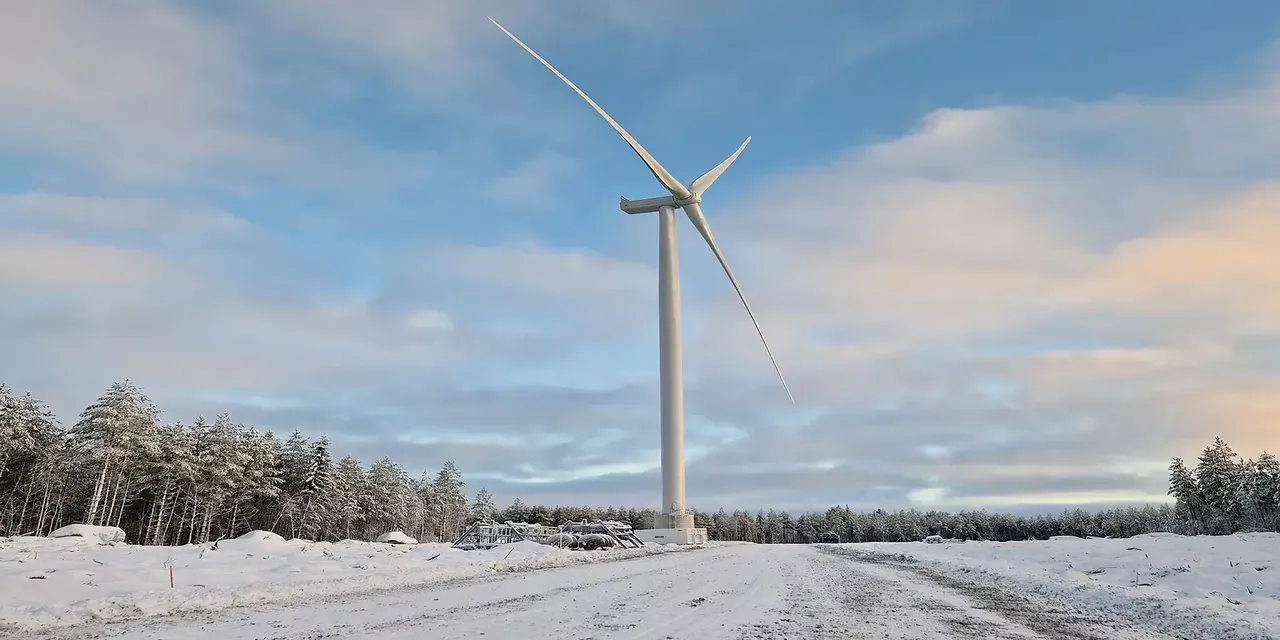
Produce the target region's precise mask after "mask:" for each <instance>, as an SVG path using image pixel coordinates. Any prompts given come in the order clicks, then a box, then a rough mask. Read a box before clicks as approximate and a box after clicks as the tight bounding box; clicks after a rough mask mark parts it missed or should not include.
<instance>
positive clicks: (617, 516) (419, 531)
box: [0, 381, 1280, 545]
mask: <svg viewBox="0 0 1280 640" xmlns="http://www.w3.org/2000/svg"><path fill="white" fill-rule="evenodd" d="M1170 474H1171V478H1170V488H1169V494H1170V495H1172V496H1174V497H1175V498H1176V503H1175V504H1173V505H1169V504H1165V505H1161V506H1158V507H1157V506H1151V505H1148V506H1145V507H1128V508H1123V509H1112V510H1108V511H1101V512H1087V511H1084V510H1082V509H1073V510H1068V511H1064V512H1062V513H1061V514H1053V515H1039V516H1034V517H1023V516H1015V515H1010V514H1000V513H988V512H986V511H981V510H977V511H962V512H959V513H954V514H953V513H947V512H942V511H935V510H930V511H919V510H906V511H886V510H882V509H877V510H875V511H870V512H857V511H854V510H851V509H850V508H848V507H847V506H845V507H832V508H830V509H828V510H827V511H825V512H822V513H806V514H800V515H798V516H794V517H793V516H792V515H791V514H790V513H788V512H786V511H776V510H767V511H765V510H761V511H757V512H755V513H751V512H748V511H744V510H737V511H733V512H727V511H726V510H724V509H721V510H719V511H716V512H707V511H700V510H696V509H695V510H693V515H694V521H695V522H696V523H697V525H698V526H701V527H706V528H707V530H708V534H709V535H710V537H711V538H712V539H715V540H738V541H750V542H758V543H808V542H815V541H816V540H817V539H818V536H819V535H820V534H823V533H828V532H830V533H835V534H837V535H839V536H840V538H841V540H842V541H845V542H902V541H912V540H921V539H923V538H924V537H925V536H929V535H941V536H943V537H946V538H960V539H967V540H1001V541H1008V540H1027V539H1034V538H1039V539H1044V538H1048V537H1050V536H1056V535H1074V536H1079V537H1086V536H1111V537H1127V536H1132V535H1136V534H1139V533H1147V532H1154V531H1170V532H1177V533H1186V534H1195V533H1230V532H1233V531H1241V530H1268V531H1274V530H1276V527H1277V525H1278V524H1280V522H1278V521H1277V515H1278V514H1280V468H1278V466H1277V462H1276V459H1275V458H1274V457H1273V456H1271V455H1270V454H1266V453H1264V454H1262V455H1261V456H1260V457H1259V458H1258V459H1257V460H1248V461H1246V460H1241V459H1239V456H1237V455H1236V454H1235V453H1234V452H1232V451H1231V449H1230V448H1229V447H1227V445H1226V444H1225V443H1224V442H1223V441H1222V440H1221V439H1217V440H1215V441H1214V444H1213V445H1211V446H1209V447H1206V448H1205V450H1204V453H1202V454H1201V456H1200V458H1199V460H1198V464H1197V465H1196V466H1195V468H1194V469H1191V470H1188V469H1187V468H1186V465H1185V464H1184V463H1183V461H1182V460H1181V459H1176V460H1174V462H1173V464H1172V465H1171V466H1170ZM464 488H465V483H464V482H463V479H462V474H461V472H460V471H459V469H458V468H457V466H456V465H454V464H453V463H452V462H446V463H445V464H444V466H443V468H441V469H440V470H439V471H437V472H434V473H432V472H426V473H423V474H422V475H421V476H420V477H417V478H414V477H412V476H411V475H410V474H409V473H408V472H407V471H405V469H404V468H402V467H400V466H399V465H398V464H396V463H395V462H394V461H392V460H391V459H389V458H385V457H384V458H382V459H380V460H378V461H377V462H375V463H373V464H372V465H370V466H369V467H365V466H363V465H362V464H361V463H360V462H359V461H358V460H356V459H355V458H353V457H351V456H346V457H343V458H341V459H338V460H334V458H333V455H332V453H331V451H330V446H329V441H328V439H326V438H324V437H321V438H319V439H318V440H312V439H309V438H308V437H306V436H304V435H303V434H301V433H300V432H298V431H294V432H293V433H291V434H290V435H289V436H287V437H286V438H284V439H283V440H282V439H280V438H278V437H276V436H275V434H273V433H272V432H270V431H260V430H258V429H255V428H253V427H248V426H245V425H243V424H240V423H237V422H234V421H233V420H232V419H231V418H230V417H229V416H226V415H219V416H216V417H215V418H214V419H213V421H207V420H205V419H203V418H199V419H197V420H196V421H195V422H193V423H191V424H189V425H187V424H181V423H171V424H164V423H162V422H161V421H160V411H159V409H158V408H157V407H156V406H155V404H153V403H152V402H151V401H150V400H149V399H148V398H147V397H146V395H145V394H144V393H143V392H142V391H141V390H140V389H139V388H138V387H137V386H136V385H134V384H133V383H131V382H129V381H124V382H117V383H115V384H113V385H111V387H109V388H108V389H107V390H106V392H105V393H104V394H103V395H102V396H101V397H100V398H98V399H97V400H96V401H95V402H94V403H93V404H91V405H89V406H88V407H86V408H85V410H84V411H82V412H81V413H80V415H79V417H78V419H77V421H76V422H75V424H73V425H72V426H70V427H68V428H63V427H62V426H61V425H60V424H59V423H58V421H57V420H56V419H55V417H54V416H53V414H52V413H51V412H50V411H49V409H48V407H47V406H46V405H45V403H43V402H41V401H40V400H39V399H37V398H35V397H33V396H32V395H31V394H30V393H26V394H23V395H17V394H15V393H14V392H13V391H12V390H10V389H9V387H8V386H6V385H4V384H3V383H0V535H7V536H14V535H46V534H48V533H49V532H50V531H53V530H54V529H57V528H58V527H61V526H64V525H66V524H73V523H84V524H93V525H109V526H117V527H120V528H121V529H124V531H125V533H126V536H127V538H128V540H130V541H131V542H135V543H142V544H154V545H177V544H189V543H201V542H208V541H211V540H216V539H219V538H223V537H234V536H236V535H239V534H242V533H244V532H246V531H250V530H253V529H262V530H267V531H274V532H276V533H278V534H280V535H282V536H285V537H286V538H305V539H309V540H333V541H336V540H342V539H347V538H355V539H363V540H370V539H373V538H375V537H377V536H378V535H380V534H383V533H386V532H388V531H404V532H405V533H407V534H409V535H411V536H413V537H415V538H418V539H419V540H424V541H426V540H443V541H450V540H453V539H454V538H456V537H457V536H458V535H459V534H460V532H461V531H462V529H463V528H464V527H465V526H466V525H468V524H470V523H471V522H474V521H476V520H481V519H484V520H498V521H506V520H511V521H515V522H531V523H541V524H546V525H551V526H557V525H559V524H562V523H564V522H568V521H571V520H584V519H608V520H619V521H622V522H626V523H628V524H630V525H631V526H633V527H635V528H646V527H648V526H650V523H651V522H652V521H653V516H654V514H655V510H653V509H635V508H618V507H608V508H593V507H565V506H551V507H548V506H543V505H526V504H524V502H523V501H521V500H519V499H516V500H515V501H514V502H513V503H512V504H511V505H509V506H507V507H506V508H502V509H500V508H498V507H497V506H496V505H495V503H494V498H493V495H492V494H490V493H489V492H488V491H487V490H486V489H484V488H481V489H480V490H479V491H477V492H476V493H475V494H474V497H473V498H472V499H471V500H468V499H467V497H466V494H465V493H464Z"/></svg>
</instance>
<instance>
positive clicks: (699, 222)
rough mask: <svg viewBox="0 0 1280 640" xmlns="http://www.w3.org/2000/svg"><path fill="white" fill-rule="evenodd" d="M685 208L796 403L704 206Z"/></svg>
mask: <svg viewBox="0 0 1280 640" xmlns="http://www.w3.org/2000/svg"><path fill="white" fill-rule="evenodd" d="M738 151H742V149H738ZM734 155H737V154H734ZM730 160H732V158H730ZM683 208H684V212H685V215H687V216H689V222H692V223H693V226H694V228H696V229H697V230H698V233H700V234H702V239H703V240H706V241H707V246H708V247H711V253H714V254H716V260H719V261H720V266H721V267H723V268H724V273H725V275H727V276H729V282H730V284H732V285H733V290H734V291H736V292H738V299H739V300H741V301H742V306H743V307H744V308H746V310H747V316H749V317H750V318H751V324H753V325H755V327H756V334H758V335H759V336H760V342H762V343H764V351H765V353H767V354H769V362H772V363H773V370H774V371H776V372H777V374H778V380H780V381H782V388H783V389H785V390H786V392H787V398H788V399H789V400H791V403H792V404H795V402H796V399H795V397H794V396H792V395H791V387H789V386H788V385H787V379H786V378H784V377H782V369H780V368H779V367H778V360H777V359H776V358H774V357H773V350H772V349H770V348H769V341H768V340H766V339H765V337H764V331H762V330H761V329H760V323H759V322H757V321H756V314H754V313H752V312H751V305H749V304H747V297H746V296H745V295H743V294H742V287H740V286H738V279H737V278H735V277H734V276H733V270H732V269H730V268H729V262H728V261H727V260H725V259H724V253H722V252H721V251H720V247H719V245H717V244H716V239H715V236H713V235H711V226H710V225H708V224H707V218H706V216H704V215H702V207H701V206H699V205H698V203H696V202H693V203H690V204H687V205H684V207H683Z"/></svg>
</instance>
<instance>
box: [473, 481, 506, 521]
mask: <svg viewBox="0 0 1280 640" xmlns="http://www.w3.org/2000/svg"><path fill="white" fill-rule="evenodd" d="M497 513H498V507H497V505H495V504H494V503H493V494H492V493H489V490H488V489H486V488H484V487H480V490H479V491H477V492H476V499H475V501H473V502H472V503H471V509H470V512H469V513H468V514H467V522H466V524H471V523H472V522H475V521H477V520H492V519H493V518H494V517H495V516H496V515H497Z"/></svg>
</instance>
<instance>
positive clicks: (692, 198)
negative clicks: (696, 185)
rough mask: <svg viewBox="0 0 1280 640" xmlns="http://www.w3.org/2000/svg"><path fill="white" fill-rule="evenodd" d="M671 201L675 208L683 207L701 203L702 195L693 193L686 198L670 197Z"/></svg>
mask: <svg viewBox="0 0 1280 640" xmlns="http://www.w3.org/2000/svg"><path fill="white" fill-rule="evenodd" d="M671 199H672V200H673V201H674V202H675V203H676V206H677V207H683V206H685V205H688V204H698V203H700V202H702V194H701V193H698V192H697V191H693V192H691V193H690V194H689V197H688V198H677V197H675V196H672V197H671Z"/></svg>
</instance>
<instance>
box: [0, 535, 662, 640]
mask: <svg viewBox="0 0 1280 640" xmlns="http://www.w3.org/2000/svg"><path fill="white" fill-rule="evenodd" d="M257 533H258V535H250V534H246V537H247V538H249V539H236V540H222V541H221V542H219V543H217V546H216V548H214V545H212V544H202V545H187V546H182V547H150V546H138V545H126V544H105V543H102V542H100V540H99V539H98V538H97V537H65V538H36V537H19V538H0V628H3V626H4V625H10V626H11V627H12V626H17V627H19V628H32V627H39V626H63V625H69V624H75V623H78V622H83V621H86V620H91V619H116V618H132V617H142V616H154V615H165V614H170V613H174V612H180V611H192V610H205V611H208V610H217V609H222V608H226V607H234V606H243V605H255V604H262V603H270V602H279V601H285V600H305V599H309V598H320V597H324V596H331V595H334V594H343V593H352V592H360V591H370V590H376V589H388V588H399V587H407V586H411V585H423V584H431V583H439V582H444V581H448V580H454V579H459V578H472V577H479V576H486V575H493V574H499V573H504V572H519V571H527V570H531V569H541V568H547V567H563V566H568V565H573V564H582V563H593V562H602V561H610V560H621V559H627V558H634V557H637V556H644V555H652V554H660V553H666V552H670V551H672V550H675V549H676V547H673V546H671V545H667V546H662V547H650V548H645V549H612V550H608V551H594V552H583V551H568V550H564V549H556V548H554V547H549V546H546V545H541V544H537V543H534V542H520V543H516V544H510V545H504V546H502V547H500V548H495V549H492V550H489V551H459V550H457V549H453V548H451V547H449V546H448V545H444V544H412V545H397V544H384V543H371V542H358V541H355V540H349V541H344V542H338V543H328V542H307V541H304V540H289V541H286V540H284V539H283V538H281V537H280V536H278V535H275V534H272V533H267V532H257ZM252 538H256V539H252ZM170 568H172V575H173V587H172V588H170V586H169V577H170Z"/></svg>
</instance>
